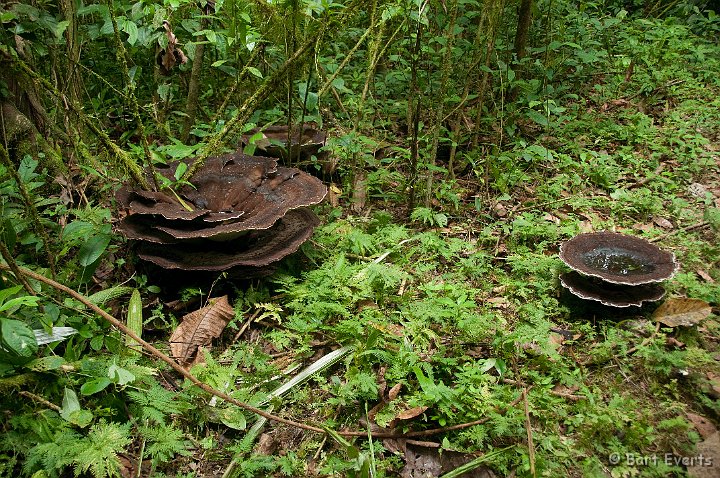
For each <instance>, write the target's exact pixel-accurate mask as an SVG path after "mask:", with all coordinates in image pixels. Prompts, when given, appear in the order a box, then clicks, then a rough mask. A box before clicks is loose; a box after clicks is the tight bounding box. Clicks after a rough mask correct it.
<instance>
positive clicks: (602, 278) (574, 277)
mask: <svg viewBox="0 0 720 478" xmlns="http://www.w3.org/2000/svg"><path fill="white" fill-rule="evenodd" d="M560 259H562V261H563V262H564V263H565V264H567V265H568V266H569V267H570V268H571V269H572V270H573V271H572V272H567V273H564V274H561V275H560V283H561V284H562V285H563V287H565V288H567V289H568V290H569V291H570V292H572V293H573V294H575V295H576V296H578V297H581V298H583V299H588V300H594V301H598V302H600V303H602V304H604V305H608V306H612V307H630V306H638V307H639V306H641V305H642V304H643V302H651V301H656V300H660V299H661V298H662V297H663V296H664V295H665V289H664V288H663V287H662V286H661V285H660V284H659V283H660V282H662V281H664V280H666V279H669V278H670V277H672V276H673V275H674V274H675V272H677V270H678V267H679V264H678V263H677V262H676V261H675V256H674V254H673V253H672V252H668V251H663V250H661V249H659V248H658V247H657V246H655V245H654V244H652V243H651V242H649V241H646V240H645V239H641V238H639V237H634V236H628V235H626V234H620V233H616V232H607V231H605V232H595V233H588V234H580V235H579V236H576V237H574V238H572V239H571V240H569V241H567V242H565V243H564V244H563V245H562V246H561V247H560Z"/></svg>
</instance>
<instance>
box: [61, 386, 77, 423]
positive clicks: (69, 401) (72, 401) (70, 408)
mask: <svg viewBox="0 0 720 478" xmlns="http://www.w3.org/2000/svg"><path fill="white" fill-rule="evenodd" d="M78 410H80V401H79V400H78V397H77V394H76V393H75V392H74V391H73V390H72V389H69V388H67V387H66V388H65V393H64V394H63V401H62V408H61V410H60V416H61V417H63V418H64V419H65V420H68V421H70V419H69V417H70V414H71V413H72V412H76V411H78Z"/></svg>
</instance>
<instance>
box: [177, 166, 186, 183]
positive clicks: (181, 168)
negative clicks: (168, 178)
mask: <svg viewBox="0 0 720 478" xmlns="http://www.w3.org/2000/svg"><path fill="white" fill-rule="evenodd" d="M187 168H188V165H187V163H183V162H180V163H179V164H178V165H177V168H176V169H175V181H179V180H180V178H181V177H182V176H183V174H185V171H187Z"/></svg>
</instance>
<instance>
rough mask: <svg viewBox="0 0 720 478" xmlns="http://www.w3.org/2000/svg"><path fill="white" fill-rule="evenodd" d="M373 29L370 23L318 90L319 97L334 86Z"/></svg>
mask: <svg viewBox="0 0 720 478" xmlns="http://www.w3.org/2000/svg"><path fill="white" fill-rule="evenodd" d="M372 30H373V26H372V25H370V26H369V27H367V30H365V32H364V33H363V34H362V35H361V36H360V38H359V39H358V41H357V42H356V43H355V46H353V47H352V48H351V49H350V51H349V52H348V53H347V55H345V58H343V61H341V62H340V65H338V67H337V69H336V70H335V71H334V72H333V74H332V75H330V77H329V78H328V79H327V80H326V81H325V84H324V85H322V87H321V88H320V89H319V90H318V98H322V96H323V95H324V94H325V93H327V91H328V89H330V87H331V86H332V83H333V81H335V78H337V77H338V75H339V74H340V73H341V72H342V71H343V70H344V69H345V67H346V66H347V64H348V63H350V60H351V59H352V57H353V55H354V54H355V52H357V51H358V48H360V46H361V45H362V44H363V43H364V42H365V39H366V38H367V37H368V35H370V33H371V32H372Z"/></svg>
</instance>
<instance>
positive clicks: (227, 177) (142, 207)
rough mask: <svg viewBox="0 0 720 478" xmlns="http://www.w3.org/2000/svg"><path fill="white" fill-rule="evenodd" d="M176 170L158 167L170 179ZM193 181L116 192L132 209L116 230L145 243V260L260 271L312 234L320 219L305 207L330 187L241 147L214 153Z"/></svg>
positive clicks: (194, 268) (141, 246)
mask: <svg viewBox="0 0 720 478" xmlns="http://www.w3.org/2000/svg"><path fill="white" fill-rule="evenodd" d="M175 166H176V165H175ZM174 170H175V168H174V167H172V166H171V167H168V168H162V169H159V170H158V171H159V172H160V174H162V175H164V176H165V177H167V178H172V177H173V172H174ZM190 183H191V184H192V186H190V185H184V186H182V187H180V188H179V189H178V190H177V191H175V193H174V194H173V192H171V191H167V192H166V191H162V192H157V191H145V190H142V189H137V188H133V187H130V186H128V185H125V186H123V187H122V188H121V189H120V190H118V192H117V193H116V199H117V201H118V203H119V204H120V205H121V206H123V207H125V208H127V209H128V215H127V216H126V217H125V218H123V219H122V220H121V221H120V222H119V223H118V230H119V231H120V232H121V233H122V234H124V235H125V237H127V238H128V239H133V240H136V241H137V242H138V243H139V247H138V255H139V256H140V258H142V259H144V260H146V261H149V262H152V263H153V264H156V265H158V266H160V267H162V268H164V269H175V270H186V271H225V270H229V269H232V270H233V271H234V272H240V273H243V272H246V273H247V274H248V275H258V273H262V270H263V269H264V268H268V267H270V266H271V265H272V264H273V263H275V262H277V261H279V260H280V259H282V258H283V257H285V256H287V255H289V254H291V253H293V252H295V251H297V250H298V248H299V247H300V245H301V244H302V243H303V242H305V241H306V240H307V239H309V238H310V236H311V235H312V232H313V229H314V228H315V226H317V225H318V224H319V222H320V221H319V219H318V218H317V216H316V215H315V214H314V213H313V212H312V211H310V210H309V209H306V206H311V205H313V204H317V203H319V202H320V201H322V200H323V198H324V197H325V194H326V192H327V189H326V188H325V186H324V185H323V184H322V182H321V181H320V180H319V179H317V178H315V177H313V176H311V175H309V174H307V173H304V172H302V171H300V170H298V169H294V168H285V167H279V166H278V165H277V160H276V159H273V158H265V157H259V156H248V155H244V154H241V153H233V154H228V155H224V156H216V157H211V158H208V159H207V160H206V161H205V163H204V164H203V166H202V167H201V168H200V169H199V170H198V171H197V172H196V173H195V175H194V176H193V177H192V178H191V180H190ZM175 195H177V197H175ZM178 198H179V199H180V201H179V200H178ZM181 201H182V202H181ZM183 203H184V205H183ZM186 206H187V207H186Z"/></svg>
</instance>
